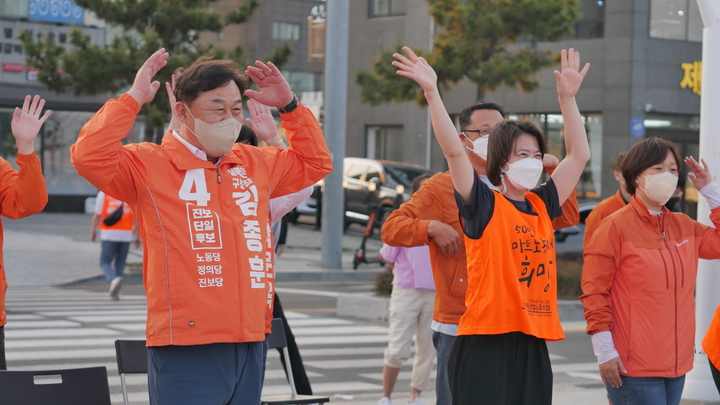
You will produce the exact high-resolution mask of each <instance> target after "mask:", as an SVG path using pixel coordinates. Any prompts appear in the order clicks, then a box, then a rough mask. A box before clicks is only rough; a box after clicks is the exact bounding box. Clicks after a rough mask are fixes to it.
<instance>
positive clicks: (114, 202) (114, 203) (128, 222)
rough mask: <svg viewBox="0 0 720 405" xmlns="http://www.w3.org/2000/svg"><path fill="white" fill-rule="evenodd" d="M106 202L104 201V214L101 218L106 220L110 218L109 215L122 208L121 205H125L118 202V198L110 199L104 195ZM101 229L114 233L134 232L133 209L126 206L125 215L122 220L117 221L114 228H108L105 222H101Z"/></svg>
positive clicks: (124, 207)
mask: <svg viewBox="0 0 720 405" xmlns="http://www.w3.org/2000/svg"><path fill="white" fill-rule="evenodd" d="M104 196H105V197H104V201H103V207H102V214H101V215H100V218H102V219H105V218H107V217H108V215H110V214H112V213H113V212H115V210H116V209H118V208H119V207H120V205H122V204H123V202H122V201H120V200H118V199H117V198H113V197H110V196H109V195H107V194H104ZM99 228H100V229H105V230H113V231H132V230H133V214H132V208H130V206H129V205H127V204H125V205H123V215H122V217H121V218H120V220H119V221H117V222H116V223H115V224H113V225H112V226H107V225H105V223H104V222H103V221H100V225H99Z"/></svg>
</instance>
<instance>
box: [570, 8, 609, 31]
mask: <svg viewBox="0 0 720 405" xmlns="http://www.w3.org/2000/svg"><path fill="white" fill-rule="evenodd" d="M581 4H582V13H583V15H582V18H581V19H580V21H578V22H576V23H575V35H574V37H573V38H575V39H591V38H602V37H603V36H604V34H605V0H582V1H581Z"/></svg>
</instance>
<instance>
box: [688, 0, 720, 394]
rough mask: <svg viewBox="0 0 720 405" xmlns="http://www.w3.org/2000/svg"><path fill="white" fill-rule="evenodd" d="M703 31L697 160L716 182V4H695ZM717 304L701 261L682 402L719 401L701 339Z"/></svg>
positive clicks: (719, 106) (719, 266)
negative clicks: (691, 350) (691, 362)
mask: <svg viewBox="0 0 720 405" xmlns="http://www.w3.org/2000/svg"><path fill="white" fill-rule="evenodd" d="M697 2H698V7H699V8H700V13H701V15H702V19H703V23H704V25H705V28H704V29H703V51H702V62H703V72H702V96H701V97H702V98H701V101H700V157H701V158H702V159H705V161H706V162H707V164H708V165H709V166H710V170H711V171H712V173H713V174H714V175H715V177H716V178H717V175H718V174H720V137H718V135H717V129H716V128H715V125H714V122H713V121H714V120H713V117H714V116H715V114H717V112H718V111H720V77H717V75H716V74H715V72H717V70H718V69H720V24H718V15H717V11H716V10H720V7H719V6H720V1H719V0H697ZM698 221H699V222H702V223H704V224H707V225H712V223H711V222H710V207H709V206H708V204H707V201H706V200H705V199H704V198H700V199H699V201H698ZM718 304H720V263H718V261H717V260H713V261H710V260H700V264H699V266H698V275H697V285H696V293H695V307H696V309H695V312H696V315H695V320H696V326H695V362H694V367H693V370H692V371H690V372H689V373H688V374H687V377H686V380H685V389H684V390H683V395H682V397H683V399H687V400H693V401H720V395H718V391H717V388H716V387H715V383H714V382H713V379H712V375H711V374H710V366H709V364H708V358H707V355H705V353H704V352H703V350H702V339H703V337H704V336H705V332H707V328H708V325H710V320H711V319H712V317H713V314H714V312H715V308H716V307H717V306H718Z"/></svg>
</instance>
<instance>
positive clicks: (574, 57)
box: [553, 48, 590, 97]
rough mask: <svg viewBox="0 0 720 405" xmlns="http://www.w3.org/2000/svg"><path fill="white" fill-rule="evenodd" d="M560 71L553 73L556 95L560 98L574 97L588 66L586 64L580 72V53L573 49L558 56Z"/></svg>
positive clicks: (563, 51)
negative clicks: (555, 82)
mask: <svg viewBox="0 0 720 405" xmlns="http://www.w3.org/2000/svg"><path fill="white" fill-rule="evenodd" d="M560 65H561V69H562V70H561V71H557V70H556V71H554V72H553V73H555V79H556V81H557V93H558V96H560V97H575V94H577V92H578V90H579V89H580V85H581V84H582V82H583V79H584V78H585V75H586V74H587V72H588V70H589V69H590V64H589V63H586V64H585V67H584V68H583V70H580V53H579V52H575V50H574V49H573V48H570V49H569V50H567V51H566V50H565V49H563V50H562V52H561V54H560Z"/></svg>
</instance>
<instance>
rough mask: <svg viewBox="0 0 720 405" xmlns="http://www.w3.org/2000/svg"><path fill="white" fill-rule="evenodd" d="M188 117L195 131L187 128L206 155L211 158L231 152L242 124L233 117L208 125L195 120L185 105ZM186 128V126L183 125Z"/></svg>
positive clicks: (197, 119)
mask: <svg viewBox="0 0 720 405" xmlns="http://www.w3.org/2000/svg"><path fill="white" fill-rule="evenodd" d="M185 108H186V109H187V111H188V113H190V116H191V117H193V119H194V120H195V130H194V131H193V130H192V129H190V127H187V129H188V130H190V132H192V133H193V134H195V136H196V137H197V139H198V142H200V144H201V145H202V147H203V148H205V151H206V152H207V154H208V155H209V156H211V157H219V156H222V155H224V154H226V153H228V152H230V150H232V147H233V145H234V144H235V140H236V139H237V137H238V134H239V133H240V128H241V127H242V123H241V122H240V121H238V120H236V119H235V118H234V117H230V118H228V119H225V120H222V121H220V122H215V123H212V124H209V123H207V122H205V121H203V120H201V119H199V118H195V116H194V115H193V113H192V112H190V108H188V106H187V105H186V106H185ZM185 125H186V126H187V124H185Z"/></svg>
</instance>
